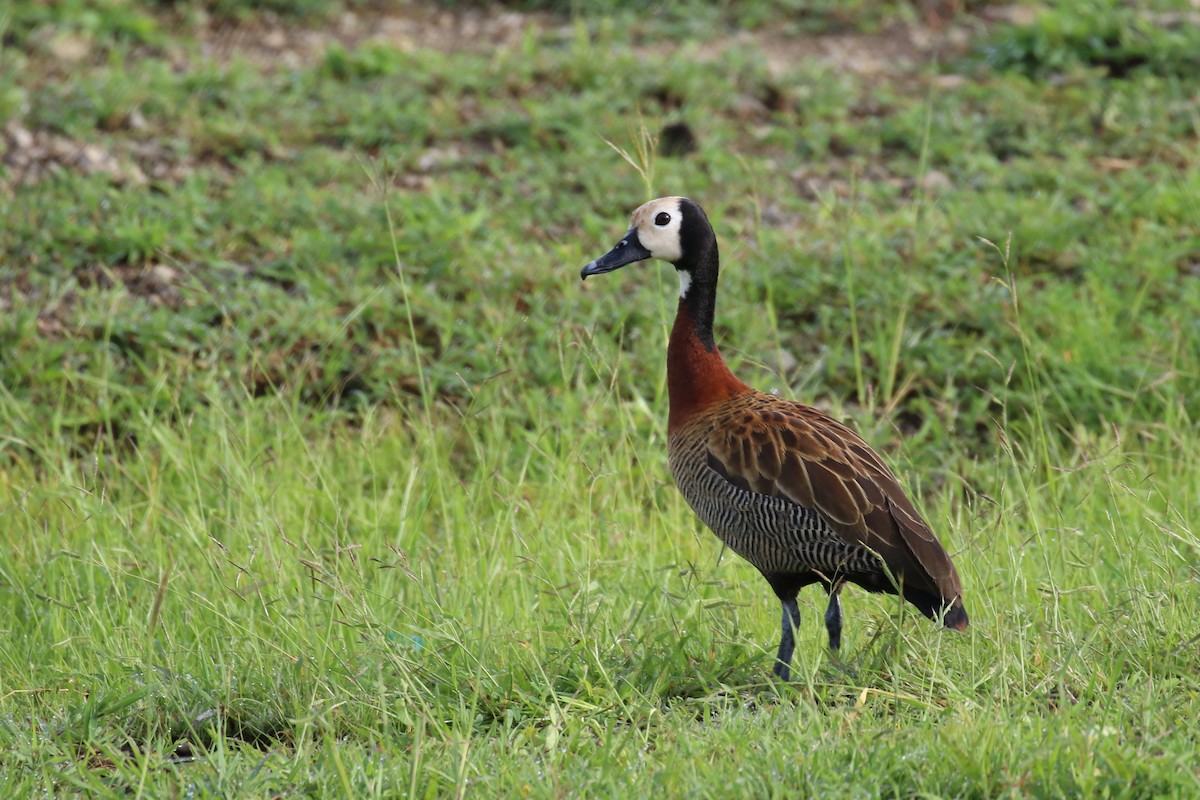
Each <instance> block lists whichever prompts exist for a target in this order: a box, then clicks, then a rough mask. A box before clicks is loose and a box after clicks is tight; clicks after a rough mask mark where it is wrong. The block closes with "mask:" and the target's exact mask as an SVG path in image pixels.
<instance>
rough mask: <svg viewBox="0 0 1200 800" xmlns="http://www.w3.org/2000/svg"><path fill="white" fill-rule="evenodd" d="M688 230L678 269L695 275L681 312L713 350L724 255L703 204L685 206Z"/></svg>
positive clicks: (707, 346) (686, 230)
mask: <svg viewBox="0 0 1200 800" xmlns="http://www.w3.org/2000/svg"><path fill="white" fill-rule="evenodd" d="M681 210H682V212H683V224H682V225H681V226H680V228H681V231H682V232H683V233H684V236H683V240H682V241H681V242H680V244H681V245H682V247H683V252H684V257H683V259H681V260H680V261H679V262H678V263H677V264H676V265H675V268H676V269H678V270H683V271H686V272H688V273H690V274H691V276H692V280H691V283H690V284H689V286H688V290H687V295H686V296H684V297H681V298H680V299H679V311H680V312H681V313H682V312H684V311H686V313H687V316H688V317H689V318H690V319H691V321H692V323H693V324H694V325H695V334H696V338H697V339H699V340H700V342H701V344H703V345H704V349H705V350H708V351H709V352H710V353H711V352H713V351H714V350H716V349H717V344H716V342H715V341H714V340H713V314H714V312H715V311H716V305H717V273H718V271H719V266H720V260H721V259H720V257H719V255H718V253H717V237H716V235H715V234H714V233H713V230H712V226H711V225H710V224H709V222H708V218H707V217H706V216H705V215H704V212H703V211H702V210H701V209H700V207H699V206H697V205H695V204H694V203H688V204H686V205H684V206H683V207H682V209H681Z"/></svg>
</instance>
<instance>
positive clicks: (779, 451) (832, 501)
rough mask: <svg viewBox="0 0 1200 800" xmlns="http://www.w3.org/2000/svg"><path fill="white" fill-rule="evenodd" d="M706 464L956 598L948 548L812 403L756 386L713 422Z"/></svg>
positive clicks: (859, 446) (909, 579)
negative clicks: (747, 402)
mask: <svg viewBox="0 0 1200 800" xmlns="http://www.w3.org/2000/svg"><path fill="white" fill-rule="evenodd" d="M707 447H708V458H709V463H710V465H712V466H714V468H718V466H719V469H718V472H720V473H721V474H722V475H724V476H726V478H727V479H728V480H730V481H731V482H733V483H734V484H736V485H739V486H744V487H747V488H749V490H750V491H753V492H757V493H759V494H765V495H769V496H772V497H779V498H783V499H786V500H788V501H790V502H793V503H795V504H796V505H798V506H801V507H803V508H806V509H812V510H815V511H817V512H818V513H820V514H821V515H822V516H823V517H824V518H825V520H826V521H827V522H828V523H829V526H830V528H832V529H833V531H834V532H835V533H836V534H837V535H839V536H841V537H842V538H843V539H844V540H845V541H846V542H848V543H851V544H856V545H860V546H863V547H867V548H870V549H871V550H873V551H875V552H876V553H878V554H879V556H880V557H881V558H882V559H883V561H884V562H885V563H886V564H887V566H888V569H889V570H890V571H891V572H892V574H893V575H894V576H895V577H896V578H897V579H898V580H901V581H903V582H904V584H905V585H906V586H911V587H913V588H916V589H919V590H920V591H924V592H928V593H930V594H933V595H935V596H940V597H941V598H942V599H943V600H944V601H946V602H952V601H955V600H957V599H958V598H959V597H960V596H961V594H962V589H961V585H960V583H959V579H958V574H957V572H956V571H955V569H954V564H953V563H952V562H951V560H950V556H949V555H948V554H947V553H946V551H945V550H944V549H943V548H942V546H941V544H940V543H939V542H938V540H937V537H936V536H935V535H934V534H933V531H932V530H930V528H929V526H928V525H927V524H926V522H925V520H924V519H923V518H922V517H921V515H920V513H919V512H918V511H917V510H916V508H915V507H914V506H913V504H912V502H911V501H910V500H909V499H908V497H907V496H906V495H905V494H904V491H903V490H902V489H901V488H900V484H899V481H897V479H896V476H895V475H894V474H893V473H892V471H891V470H890V469H888V467H887V465H886V464H884V463H883V460H882V459H881V458H880V457H879V455H878V454H877V453H875V451H874V450H872V449H871V448H870V447H869V446H868V445H867V443H866V442H864V441H863V440H862V439H861V438H860V437H859V436H858V434H856V433H855V432H854V431H852V430H851V429H850V428H848V427H846V426H845V425H843V424H842V423H840V422H837V421H836V420H834V419H832V418H831V417H828V416H826V415H825V414H822V413H821V412H820V411H818V410H816V409H814V408H812V407H810V406H805V405H802V404H800V403H793V402H790V401H787V400H783V399H781V398H778V397H775V396H773V395H767V394H762V393H756V397H755V402H754V403H753V405H751V406H750V407H743V408H740V409H738V410H737V412H736V414H735V415H733V416H732V418H731V419H729V420H726V421H723V423H722V424H718V425H715V426H714V427H713V429H712V432H711V434H710V435H709V439H708V442H707Z"/></svg>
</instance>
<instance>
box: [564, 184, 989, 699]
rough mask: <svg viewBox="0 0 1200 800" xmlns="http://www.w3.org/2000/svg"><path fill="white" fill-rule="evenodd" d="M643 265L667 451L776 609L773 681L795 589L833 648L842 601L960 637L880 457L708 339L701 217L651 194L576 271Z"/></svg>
mask: <svg viewBox="0 0 1200 800" xmlns="http://www.w3.org/2000/svg"><path fill="white" fill-rule="evenodd" d="M648 259H660V260H662V261H666V262H667V263H669V264H671V265H672V266H674V267H675V271H676V273H677V274H678V276H679V305H678V308H677V311H676V313H675V322H674V325H673V326H672V328H671V335H670V339H669V343H668V345H667V391H668V395H669V410H668V414H667V451H668V463H669V465H670V470H671V474H672V476H673V477H674V479H675V483H676V485H677V486H678V488H679V491H680V492H681V493H682V494H683V497H684V499H685V500H686V501H687V503H688V505H690V506H691V508H692V510H693V511H694V512H695V513H696V515H697V516H698V517H699V518H700V519H701V521H703V522H704V524H705V525H707V526H708V527H709V528H710V529H711V530H712V531H713V532H714V533H715V534H716V535H717V537H718V538H719V539H720V540H721V541H722V542H724V544H725V545H726V546H727V547H728V548H729V549H731V550H733V551H734V552H735V553H737V554H738V555H739V556H741V557H742V558H744V559H745V560H746V561H748V562H750V564H752V565H753V566H754V567H755V568H756V569H757V570H758V571H759V572H760V573H761V574H762V576H763V577H764V578H765V579H766V581H767V583H768V584H769V585H770V587H771V589H772V590H773V591H774V593H775V595H776V597H778V599H779V602H780V603H781V605H782V623H781V634H780V639H779V648H778V650H777V652H776V656H775V662H774V665H773V667H772V672H773V673H774V674H775V675H776V676H777V677H778V678H780V679H781V680H783V681H788V680H789V678H790V669H791V661H792V655H793V651H794V649H795V634H796V631H797V630H798V629H799V626H800V608H799V605H798V602H797V596H798V594H799V591H800V589H802V588H804V587H805V586H809V585H811V584H818V585H820V586H821V587H822V588H823V589H824V590H825V592H826V594H827V595H828V598H829V602H828V606H827V608H826V611H825V628H826V632H827V633H828V635H829V648H830V650H831V651H832V652H834V653H836V652H837V651H838V650H839V648H840V647H841V643H842V604H841V597H840V596H841V591H842V589H843V588H844V587H845V586H846V585H847V584H854V585H856V586H859V587H860V588H862V589H865V590H866V591H868V592H882V593H887V594H893V595H899V596H900V597H902V598H903V599H904V601H905V602H907V603H909V604H911V605H912V606H914V607H915V608H916V609H917V610H918V611H920V612H921V614H923V615H924V616H926V617H928V618H929V619H931V620H934V621H935V622H940V623H941V624H942V625H944V626H945V627H946V628H949V629H951V630H957V631H962V630H966V628H967V626H968V622H969V621H968V617H967V612H966V609H965V607H964V605H963V596H962V584H961V582H960V580H959V576H958V572H957V570H956V569H955V567H954V562H953V561H952V560H951V558H950V555H949V554H948V553H947V552H946V549H945V548H944V547H943V546H942V544H941V542H939V541H938V538H937V536H936V535H934V533H933V531H932V530H931V529H930V527H929V524H928V523H927V522H926V521H925V519H924V518H923V517H922V516H921V514H920V512H919V511H918V510H917V508H916V506H915V505H914V504H913V502H912V501H911V500H910V499H909V498H908V496H907V495H906V494H905V492H904V490H903V489H902V488H901V486H900V482H899V480H898V479H897V477H896V475H895V474H894V473H893V472H892V470H891V469H889V468H888V466H887V464H885V463H884V461H883V459H882V458H881V457H880V456H879V454H878V453H876V452H875V450H873V449H872V448H871V447H870V445H868V444H867V443H866V442H865V441H864V440H863V439H862V437H860V436H859V435H858V434H857V433H855V432H854V431H853V430H852V429H851V428H849V427H848V426H846V425H845V424H843V423H841V422H839V421H838V420H836V419H834V418H833V417H831V416H829V415H828V414H826V413H824V412H822V411H820V410H818V409H816V408H813V407H812V406H810V405H805V404H804V403H800V402H797V401H794V400H788V399H786V398H783V397H780V396H777V395H775V394H769V393H766V392H762V391H758V390H756V389H753V388H751V387H750V386H748V385H746V384H745V383H743V382H742V381H740V380H738V379H737V377H735V376H734V374H733V373H732V372H731V371H730V369H729V367H728V365H726V363H725V360H724V358H722V356H721V352H720V350H719V349H718V348H717V344H716V341H715V339H714V337H713V318H714V313H715V309H716V299H717V277H718V273H719V265H720V263H719V262H720V259H719V256H718V250H717V237H716V234H715V233H714V231H713V227H712V224H711V223H710V222H709V220H708V216H707V215H706V214H705V213H704V209H703V208H701V207H700V205H699V204H697V203H696V202H695V201H693V200H690V199H688V198H686V197H674V196H673V197H660V198H658V199H655V200H651V201H650V202H648V203H645V204H644V205H642V206H640V207H639V208H637V210H635V211H634V212H633V215H632V217H631V219H630V225H629V230H628V231H627V232H626V233H625V235H624V236H623V237H622V238H621V240H620V241H619V242H617V244H616V245H614V246H613V248H612V249H611V250H609V251H608V252H607V253H605V254H604V255H602V256H600V257H599V258H597V259H595V260H594V261H590V262H588V263H587V264H586V265H585V266H584V267H583V269H582V270H581V272H580V278H581V279H583V280H587V279H588V278H589V277H592V276H595V275H602V274H604V273H608V272H613V271H615V270H618V269H620V268H622V267H625V266H628V265H630V264H634V263H637V262H640V261H645V260H648Z"/></svg>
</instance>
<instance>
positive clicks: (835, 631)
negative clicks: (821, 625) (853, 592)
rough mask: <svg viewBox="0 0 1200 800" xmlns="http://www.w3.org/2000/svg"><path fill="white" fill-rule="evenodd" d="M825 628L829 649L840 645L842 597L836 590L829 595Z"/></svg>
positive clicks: (835, 648)
mask: <svg viewBox="0 0 1200 800" xmlns="http://www.w3.org/2000/svg"><path fill="white" fill-rule="evenodd" d="M825 630H827V631H829V649H830V650H837V649H838V648H840V647H841V646H842V599H841V597H839V596H838V593H837V592H832V593H830V595H829V608H827V609H825Z"/></svg>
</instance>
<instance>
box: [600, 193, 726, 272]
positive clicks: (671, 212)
mask: <svg viewBox="0 0 1200 800" xmlns="http://www.w3.org/2000/svg"><path fill="white" fill-rule="evenodd" d="M709 253H711V255H712V256H713V257H712V258H711V262H712V265H711V269H712V270H713V271H714V272H715V269H716V259H715V256H716V237H715V236H714V235H713V230H712V226H711V225H710V224H709V222H708V217H707V216H705V214H704V210H703V209H702V208H700V206H699V205H697V204H696V203H695V202H693V201H691V200H689V199H688V198H686V197H660V198H658V199H657V200H651V201H650V202H649V203H646V204H645V205H643V206H640V207H639V208H638V209H637V210H636V211H634V212H633V217H632V218H631V219H630V221H629V232H628V233H626V234H625V236H624V237H623V238H622V239H621V241H619V242H617V244H616V245H615V246H614V247H613V249H612V250H609V251H608V252H607V253H605V254H604V255H602V256H600V257H599V258H597V259H596V260H595V261H592V262H591V263H589V264H588V265H587V266H585V267H584V268H583V269H582V270H581V271H580V273H579V277H580V278H582V279H584V280H587V277H588V276H589V275H600V274H602V273H605V272H612V271H613V270H616V269H620V268H621V267H623V266H625V265H626V264H632V263H634V262H635V261H642V260H644V259H647V258H661V259H662V260H663V261H668V262H670V263H671V264H673V265H674V266H675V269H677V270H678V271H679V280H680V285H681V289H680V293H681V295H686V294H687V287H688V286H689V285H690V284H691V282H692V280H693V277H694V276H693V273H694V272H695V270H696V269H697V268H700V267H701V266H702V265H703V266H705V267H706V266H707V264H708V262H709V261H710V259H709V258H708V257H707V256H708V255H709Z"/></svg>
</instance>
